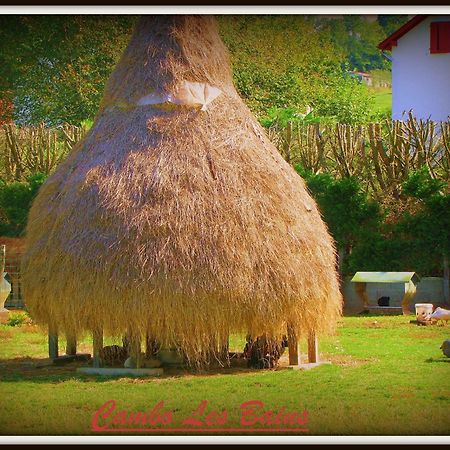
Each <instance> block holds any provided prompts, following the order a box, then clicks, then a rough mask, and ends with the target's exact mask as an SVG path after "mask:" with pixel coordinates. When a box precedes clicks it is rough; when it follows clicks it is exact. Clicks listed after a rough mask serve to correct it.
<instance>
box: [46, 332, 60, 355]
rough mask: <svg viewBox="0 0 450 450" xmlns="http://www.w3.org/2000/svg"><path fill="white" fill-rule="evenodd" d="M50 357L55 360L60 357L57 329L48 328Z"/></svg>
mask: <svg viewBox="0 0 450 450" xmlns="http://www.w3.org/2000/svg"><path fill="white" fill-rule="evenodd" d="M48 357H49V358H50V359H55V358H57V357H58V332H57V331H56V328H53V327H50V326H49V327H48Z"/></svg>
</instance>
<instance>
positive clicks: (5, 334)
mask: <svg viewBox="0 0 450 450" xmlns="http://www.w3.org/2000/svg"><path fill="white" fill-rule="evenodd" d="M13 337H14V333H13V332H12V330H0V340H2V341H3V340H11V339H12V338H13Z"/></svg>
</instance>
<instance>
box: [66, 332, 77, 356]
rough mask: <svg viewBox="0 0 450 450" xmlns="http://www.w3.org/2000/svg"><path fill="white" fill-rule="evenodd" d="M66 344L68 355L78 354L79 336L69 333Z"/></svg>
mask: <svg viewBox="0 0 450 450" xmlns="http://www.w3.org/2000/svg"><path fill="white" fill-rule="evenodd" d="M66 337H67V345H66V355H76V354H77V337H76V336H75V335H74V334H68V335H67V336H66Z"/></svg>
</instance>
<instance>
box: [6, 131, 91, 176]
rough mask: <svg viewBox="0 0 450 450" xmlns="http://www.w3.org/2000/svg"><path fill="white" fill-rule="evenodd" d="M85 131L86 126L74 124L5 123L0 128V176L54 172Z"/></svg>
mask: <svg viewBox="0 0 450 450" xmlns="http://www.w3.org/2000/svg"><path fill="white" fill-rule="evenodd" d="M85 133H86V130H85V129H84V128H80V127H76V126H73V125H62V126H60V127H56V128H46V127H45V126H44V125H39V126H36V127H17V126H15V125H12V124H7V125H3V127H2V128H1V129H0V178H2V179H3V180H5V181H22V180H24V179H25V178H26V177H27V176H28V175H31V174H35V173H37V172H41V173H45V174H49V173H51V172H52V171H53V170H54V169H55V167H56V166H57V165H58V164H59V163H60V162H61V161H62V160H63V159H64V158H65V157H66V155H67V153H68V152H69V151H70V150H71V149H72V147H73V146H74V145H75V144H76V143H77V142H78V141H79V140H80V139H81V138H82V137H83V136H84V134H85Z"/></svg>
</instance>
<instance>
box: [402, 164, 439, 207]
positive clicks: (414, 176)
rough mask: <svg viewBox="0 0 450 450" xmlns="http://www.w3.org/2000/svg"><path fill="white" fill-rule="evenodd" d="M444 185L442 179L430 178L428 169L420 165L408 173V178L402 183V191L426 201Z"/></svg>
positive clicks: (437, 193)
mask: <svg viewBox="0 0 450 450" xmlns="http://www.w3.org/2000/svg"><path fill="white" fill-rule="evenodd" d="M446 185H447V183H445V182H444V181H441V180H437V179H434V178H432V177H431V176H430V173H429V172H428V169H427V168H426V167H422V168H421V169H419V170H416V171H413V172H411V173H410V174H409V176H408V179H407V180H406V181H405V183H403V186H402V191H403V194H404V195H406V196H408V197H414V198H416V199H419V200H423V201H427V200H431V199H432V198H433V197H434V196H435V195H439V194H440V193H441V191H442V189H443V188H444V187H445V186H446Z"/></svg>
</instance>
